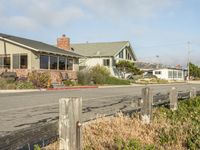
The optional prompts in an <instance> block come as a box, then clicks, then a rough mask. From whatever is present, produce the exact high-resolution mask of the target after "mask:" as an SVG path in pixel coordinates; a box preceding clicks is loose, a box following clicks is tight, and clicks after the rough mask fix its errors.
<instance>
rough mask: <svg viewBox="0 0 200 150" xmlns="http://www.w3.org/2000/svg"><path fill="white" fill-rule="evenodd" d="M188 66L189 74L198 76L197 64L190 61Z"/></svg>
mask: <svg viewBox="0 0 200 150" xmlns="http://www.w3.org/2000/svg"><path fill="white" fill-rule="evenodd" d="M189 68H190V76H192V77H194V78H200V68H199V67H198V66H197V65H195V64H192V63H190V64H189Z"/></svg>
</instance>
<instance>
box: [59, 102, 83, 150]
mask: <svg viewBox="0 0 200 150" xmlns="http://www.w3.org/2000/svg"><path fill="white" fill-rule="evenodd" d="M81 113H82V98H61V99H60V100H59V150H81V129H80V126H81V124H80V122H81V121H80V119H81Z"/></svg>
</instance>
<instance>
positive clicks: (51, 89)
mask: <svg viewBox="0 0 200 150" xmlns="http://www.w3.org/2000/svg"><path fill="white" fill-rule="evenodd" d="M94 88H99V87H98V86H72V87H65V88H47V90H48V91H60V90H79V89H94Z"/></svg>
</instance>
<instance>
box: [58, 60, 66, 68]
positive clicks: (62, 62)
mask: <svg viewBox="0 0 200 150" xmlns="http://www.w3.org/2000/svg"><path fill="white" fill-rule="evenodd" d="M59 70H65V57H59Z"/></svg>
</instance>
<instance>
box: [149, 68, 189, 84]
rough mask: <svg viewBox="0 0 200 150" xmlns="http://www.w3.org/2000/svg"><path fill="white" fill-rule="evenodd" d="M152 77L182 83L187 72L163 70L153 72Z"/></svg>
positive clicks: (175, 69)
mask: <svg viewBox="0 0 200 150" xmlns="http://www.w3.org/2000/svg"><path fill="white" fill-rule="evenodd" d="M153 75H155V76H156V77H158V78H160V79H165V80H169V81H170V80H171V81H172V80H176V81H184V80H185V79H186V76H187V71H186V70H185V69H180V68H163V69H155V70H153Z"/></svg>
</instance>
